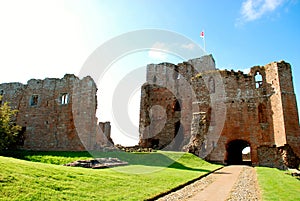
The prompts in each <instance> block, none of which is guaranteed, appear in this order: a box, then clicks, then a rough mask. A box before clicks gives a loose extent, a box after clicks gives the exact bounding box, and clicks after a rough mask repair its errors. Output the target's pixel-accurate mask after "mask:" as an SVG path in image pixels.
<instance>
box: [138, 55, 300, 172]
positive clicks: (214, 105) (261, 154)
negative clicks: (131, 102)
mask: <svg viewBox="0 0 300 201" xmlns="http://www.w3.org/2000/svg"><path fill="white" fill-rule="evenodd" d="M197 69H198V70H197ZM212 69H213V70H212ZM139 144H140V145H141V146H143V147H156V148H165V149H172V150H174V149H175V150H182V149H183V150H185V151H190V152H193V153H195V154H197V155H199V156H200V157H204V158H206V159H207V160H210V161H218V162H221V163H229V164H231V163H239V162H241V160H242V153H241V152H242V150H243V148H245V147H247V146H250V147H251V161H252V164H255V165H267V166H275V167H281V168H284V167H286V166H297V165H298V164H299V157H300V146H299V145H300V129H299V117H298V112H297V104H296V98H295V94H294V87H293V82H292V72H291V66H290V64H288V63H286V62H284V61H280V62H273V63H270V64H267V65H266V66H255V67H252V68H251V70H250V73H248V74H244V73H243V72H241V71H238V72H235V71H228V70H217V69H215V63H214V59H213V58H212V56H211V55H207V56H203V57H201V58H198V59H192V60H189V61H187V62H183V63H180V64H178V65H174V64H170V63H162V64H157V65H155V64H150V65H148V66H147V83H145V84H144V85H143V87H142V96H141V113H140V142H139Z"/></svg>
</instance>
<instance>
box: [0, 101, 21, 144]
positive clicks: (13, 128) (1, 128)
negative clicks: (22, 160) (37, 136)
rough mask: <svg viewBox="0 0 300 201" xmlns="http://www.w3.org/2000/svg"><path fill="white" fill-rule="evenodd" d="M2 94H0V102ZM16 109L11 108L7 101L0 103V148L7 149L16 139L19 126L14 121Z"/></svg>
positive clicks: (19, 129)
mask: <svg viewBox="0 0 300 201" xmlns="http://www.w3.org/2000/svg"><path fill="white" fill-rule="evenodd" d="M1 102H2V96H0V103H1ZM17 112H18V110H12V109H11V107H10V106H9V104H8V102H5V103H3V105H0V150H3V149H7V148H9V147H10V146H11V145H13V144H14V143H16V141H17V137H18V135H19V132H20V131H21V126H19V125H17V124H16V123H15V117H16V114H17Z"/></svg>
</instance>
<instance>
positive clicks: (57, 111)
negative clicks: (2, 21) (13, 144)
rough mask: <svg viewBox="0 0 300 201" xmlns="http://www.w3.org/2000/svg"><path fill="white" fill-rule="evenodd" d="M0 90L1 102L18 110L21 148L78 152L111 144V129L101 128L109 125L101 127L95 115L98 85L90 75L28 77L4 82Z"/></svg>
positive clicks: (0, 85)
mask: <svg viewBox="0 0 300 201" xmlns="http://www.w3.org/2000/svg"><path fill="white" fill-rule="evenodd" d="M0 92H1V95H2V96H3V99H2V101H3V102H4V101H7V102H9V103H10V106H11V107H12V108H14V109H17V110H18V111H19V112H18V115H17V124H19V125H20V126H22V134H23V139H22V140H21V142H20V144H19V146H20V148H22V149H29V150H69V151H70V150H72V151H79V150H86V149H87V150H94V149H99V148H101V147H102V146H110V145H111V144H112V140H111V139H110V129H104V127H105V128H108V125H107V126H103V128H100V126H99V125H98V120H97V117H96V116H95V114H96V109H97V96H96V92H97V87H96V84H95V82H94V80H93V79H92V78H91V77H90V76H87V77H84V78H82V79H79V78H78V77H76V76H75V75H73V74H66V75H65V76H64V77H63V78H61V79H58V78H45V79H43V80H41V79H30V80H29V81H28V82H27V84H21V83H4V84H0ZM106 124H108V123H106ZM106 124H105V125H106ZM109 126H110V125H109Z"/></svg>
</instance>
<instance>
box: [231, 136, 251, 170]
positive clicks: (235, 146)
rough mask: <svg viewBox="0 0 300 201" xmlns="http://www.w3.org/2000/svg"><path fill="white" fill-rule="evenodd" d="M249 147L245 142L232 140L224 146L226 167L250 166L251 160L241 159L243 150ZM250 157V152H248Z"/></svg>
mask: <svg viewBox="0 0 300 201" xmlns="http://www.w3.org/2000/svg"><path fill="white" fill-rule="evenodd" d="M246 147H250V144H249V143H248V142H247V141H245V140H233V141H231V142H229V143H228V144H227V146H226V151H227V160H226V162H227V164H228V165H251V159H250V160H249V158H245V156H244V157H243V150H244V149H245V148H246ZM249 156H250V157H251V151H250V150H249Z"/></svg>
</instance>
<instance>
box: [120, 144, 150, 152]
mask: <svg viewBox="0 0 300 201" xmlns="http://www.w3.org/2000/svg"><path fill="white" fill-rule="evenodd" d="M115 147H116V148H118V149H119V150H121V151H125V152H154V150H153V149H152V148H143V147H140V146H132V147H125V146H122V145H120V144H117V145H115Z"/></svg>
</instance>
